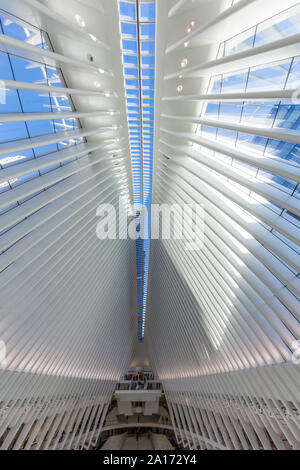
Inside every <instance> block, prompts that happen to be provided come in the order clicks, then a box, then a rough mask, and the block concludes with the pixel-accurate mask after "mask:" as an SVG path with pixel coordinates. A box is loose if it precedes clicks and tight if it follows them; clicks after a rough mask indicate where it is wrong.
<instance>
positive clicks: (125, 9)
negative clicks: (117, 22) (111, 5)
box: [120, 2, 136, 21]
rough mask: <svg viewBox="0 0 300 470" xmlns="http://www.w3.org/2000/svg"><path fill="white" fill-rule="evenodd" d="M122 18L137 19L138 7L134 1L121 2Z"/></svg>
mask: <svg viewBox="0 0 300 470" xmlns="http://www.w3.org/2000/svg"><path fill="white" fill-rule="evenodd" d="M120 17H121V20H129V21H136V7H135V3H132V2H120Z"/></svg>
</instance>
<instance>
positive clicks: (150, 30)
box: [119, 1, 156, 341]
mask: <svg viewBox="0 0 300 470" xmlns="http://www.w3.org/2000/svg"><path fill="white" fill-rule="evenodd" d="M119 6H120V21H121V37H122V49H123V65H124V77H125V90H126V104H127V117H128V129H129V142H130V153H131V165H132V182H133V197H134V204H135V205H136V207H138V205H140V204H145V206H146V207H147V209H148V227H149V229H150V230H151V227H150V222H151V201H152V171H153V129H154V84H155V81H154V79H155V12H156V8H155V7H156V5H155V2H153V3H152V2H151V3H143V2H126V1H120V2H119ZM137 6H138V11H137ZM140 230H143V227H140ZM149 233H150V231H149ZM142 238H143V237H142ZM142 238H140V239H138V240H137V242H136V259H137V302H138V336H139V340H141V341H142V340H143V339H144V332H145V318H146V305H147V293H148V277H149V257H150V239H149V238H145V239H142Z"/></svg>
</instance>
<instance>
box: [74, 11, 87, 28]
mask: <svg viewBox="0 0 300 470" xmlns="http://www.w3.org/2000/svg"><path fill="white" fill-rule="evenodd" d="M75 18H76V21H77V23H78V24H79V26H80V27H81V28H84V27H85V21H84V19H83V18H82V16H80V15H78V14H77V15H75Z"/></svg>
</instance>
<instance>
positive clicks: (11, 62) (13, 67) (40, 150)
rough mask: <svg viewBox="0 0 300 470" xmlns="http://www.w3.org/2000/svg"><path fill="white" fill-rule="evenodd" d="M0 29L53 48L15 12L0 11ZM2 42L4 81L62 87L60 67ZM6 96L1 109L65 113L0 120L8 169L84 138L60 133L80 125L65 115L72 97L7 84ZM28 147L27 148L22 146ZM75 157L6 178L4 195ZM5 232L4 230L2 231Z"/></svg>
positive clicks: (2, 160) (1, 158) (0, 154)
mask: <svg viewBox="0 0 300 470" xmlns="http://www.w3.org/2000/svg"><path fill="white" fill-rule="evenodd" d="M0 32H1V34H5V35H7V36H11V37H13V38H15V39H18V40H20V41H25V42H27V43H29V44H31V45H34V46H36V47H41V48H43V49H50V50H51V46H50V43H49V39H48V37H47V34H46V33H44V32H42V31H40V30H38V29H36V28H34V27H32V26H31V25H28V24H26V23H24V22H23V21H22V20H20V19H18V18H14V17H12V16H9V17H7V16H6V14H5V13H4V12H3V13H2V12H1V10H0ZM1 47H2V46H1V45H0V69H1V79H7V80H17V81H22V82H28V83H34V84H38V85H47V86H55V87H63V86H64V84H63V79H62V74H61V71H60V70H59V69H57V68H55V67H52V66H51V67H50V66H47V65H45V64H42V63H39V62H34V61H32V60H28V59H25V58H23V57H21V56H15V55H13V54H7V53H6V52H4V50H1ZM1 92H2V95H1V96H2V98H3V99H2V100H1V101H0V109H1V113H4V114H8V113H43V112H45V113H51V112H53V113H61V114H62V118H60V119H43V120H36V121H25V122H2V123H0V169H1V168H3V169H4V168H8V167H10V166H12V165H17V164H19V163H23V162H26V161H28V160H31V159H34V158H39V157H41V156H44V155H46V154H50V153H53V152H56V151H58V150H61V149H64V148H66V147H70V146H73V145H76V144H79V143H82V142H83V137H76V134H74V137H73V138H70V139H66V140H65V139H64V138H63V137H60V135H59V133H60V132H61V131H76V130H77V129H79V123H78V121H77V120H76V119H74V118H67V119H64V118H63V113H64V112H71V111H72V104H71V102H70V100H69V98H68V97H67V96H66V95H64V94H63V93H62V94H61V96H59V94H57V95H52V94H51V95H50V94H49V93H46V92H45V93H41V92H36V91H29V90H22V89H20V90H15V89H10V88H9V87H6V88H5V89H2V90H1ZM54 134H57V136H58V137H57V139H55V138H54V139H53V138H52V140H57V141H56V142H55V143H51V144H48V145H40V146H39V145H35V147H34V148H28V147H30V145H28V143H29V142H30V140H29V139H31V138H38V137H39V136H44V139H41V140H45V139H46V140H47V139H48V140H49V138H50V139H51V135H52V136H53V137H54ZM15 141H19V147H20V150H19V151H18V152H9V153H6V152H5V149H9V147H10V143H13V142H15ZM22 147H24V148H22ZM75 159H76V157H74V158H69V159H68V160H67V161H66V162H65V163H55V164H51V165H49V166H46V167H43V168H42V169H39V170H36V171H33V172H29V173H27V174H22V176H19V177H16V178H12V179H11V180H8V181H2V182H0V193H4V192H6V191H9V190H11V189H13V188H15V187H16V186H19V185H21V184H23V183H25V182H27V181H29V180H32V179H34V178H38V177H39V176H42V175H43V174H45V173H48V172H51V171H52V170H55V169H56V168H58V167H59V166H62V165H63V164H69V163H71V161H73V160H75ZM39 192H40V191H38V192H35V193H31V194H30V198H32V197H34V196H35V195H36V194H38V193H39ZM27 199H28V198H25V199H22V200H18V201H16V202H14V203H13V204H10V205H8V206H4V207H3V206H1V208H0V214H3V213H5V212H7V211H8V210H10V209H12V208H14V207H16V206H18V205H20V204H22V203H23V202H25V201H26V200H27ZM1 233H2V232H1Z"/></svg>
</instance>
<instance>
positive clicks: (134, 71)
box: [124, 67, 139, 78]
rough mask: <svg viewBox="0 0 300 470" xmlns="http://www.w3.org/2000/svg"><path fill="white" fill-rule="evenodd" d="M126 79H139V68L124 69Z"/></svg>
mask: <svg viewBox="0 0 300 470" xmlns="http://www.w3.org/2000/svg"><path fill="white" fill-rule="evenodd" d="M124 73H125V77H130V78H131V77H133V78H138V77H139V70H138V68H133V67H126V68H125V69H124Z"/></svg>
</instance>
